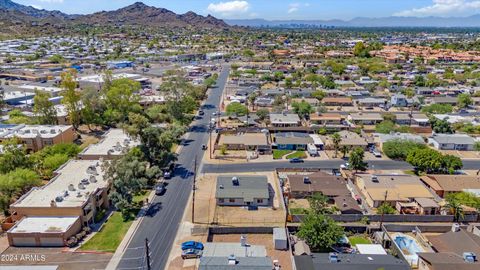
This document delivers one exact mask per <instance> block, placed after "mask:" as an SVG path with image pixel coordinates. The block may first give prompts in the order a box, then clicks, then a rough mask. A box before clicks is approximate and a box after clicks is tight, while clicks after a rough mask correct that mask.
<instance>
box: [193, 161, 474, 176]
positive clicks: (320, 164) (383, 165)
mask: <svg viewBox="0 0 480 270" xmlns="http://www.w3.org/2000/svg"><path fill="white" fill-rule="evenodd" d="M343 163H344V161H343V160H322V161H305V162H304V163H290V162H288V161H275V162H264V163H260V162H250V163H243V164H227V165H225V164H222V165H216V164H204V165H203V171H202V172H203V173H233V172H248V171H254V172H260V171H272V170H275V169H279V168H287V169H290V168H317V169H338V168H340V165H341V164H343ZM368 165H369V167H370V168H372V169H376V170H409V169H412V166H410V164H408V163H406V162H400V161H393V160H369V161H368ZM463 169H464V170H478V169H480V161H479V160H463Z"/></svg>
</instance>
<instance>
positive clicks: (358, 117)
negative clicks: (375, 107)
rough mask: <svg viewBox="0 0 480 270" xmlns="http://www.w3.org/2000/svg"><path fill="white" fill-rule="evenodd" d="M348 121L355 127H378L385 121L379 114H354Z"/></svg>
mask: <svg viewBox="0 0 480 270" xmlns="http://www.w3.org/2000/svg"><path fill="white" fill-rule="evenodd" d="M348 119H349V120H350V121H351V122H352V123H353V124H355V125H376V124H378V123H380V122H382V121H383V117H382V115H381V114H379V113H352V114H350V115H349V116H348Z"/></svg>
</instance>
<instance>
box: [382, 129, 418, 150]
mask: <svg viewBox="0 0 480 270" xmlns="http://www.w3.org/2000/svg"><path fill="white" fill-rule="evenodd" d="M374 136H375V137H376V138H377V139H378V140H377V143H378V145H379V146H380V148H383V144H384V143H386V142H388V141H392V140H402V141H411V142H415V143H419V144H425V141H424V140H423V137H422V136H420V135H416V134H410V133H398V132H397V133H393V132H392V133H390V134H382V133H375V134H374Z"/></svg>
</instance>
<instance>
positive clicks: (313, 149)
mask: <svg viewBox="0 0 480 270" xmlns="http://www.w3.org/2000/svg"><path fill="white" fill-rule="evenodd" d="M307 152H308V154H309V155H310V156H311V157H318V156H319V154H318V149H317V147H316V146H315V145H314V144H313V143H309V144H308V145H307Z"/></svg>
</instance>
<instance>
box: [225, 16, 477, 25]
mask: <svg viewBox="0 0 480 270" xmlns="http://www.w3.org/2000/svg"><path fill="white" fill-rule="evenodd" d="M226 22H227V23H228V24H230V25H234V26H247V27H286V28H301V27H480V15H472V16H469V17H433V16H431V17H396V16H391V17H382V18H365V17H358V18H354V19H351V20H264V19H244V20H226Z"/></svg>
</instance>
